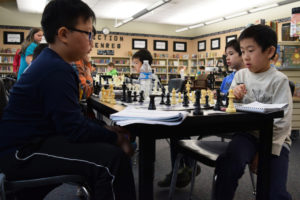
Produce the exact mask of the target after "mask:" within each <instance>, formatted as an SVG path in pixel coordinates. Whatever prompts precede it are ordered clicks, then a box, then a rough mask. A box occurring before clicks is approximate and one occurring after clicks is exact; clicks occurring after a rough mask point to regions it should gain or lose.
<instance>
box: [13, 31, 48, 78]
mask: <svg viewBox="0 0 300 200" xmlns="http://www.w3.org/2000/svg"><path fill="white" fill-rule="evenodd" d="M42 37H43V31H42V29H40V28H32V29H31V30H30V32H29V34H28V35H27V37H26V39H25V41H24V42H23V44H22V48H21V51H20V55H21V62H20V68H19V72H18V78H17V79H18V80H19V79H20V76H21V75H22V74H23V72H24V70H25V69H26V68H27V67H28V65H29V64H30V63H31V61H32V55H33V51H34V49H35V48H36V46H37V45H38V44H39V43H40V42H41V40H42Z"/></svg>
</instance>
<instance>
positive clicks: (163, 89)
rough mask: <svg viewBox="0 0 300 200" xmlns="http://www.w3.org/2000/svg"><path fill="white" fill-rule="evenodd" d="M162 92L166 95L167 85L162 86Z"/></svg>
mask: <svg viewBox="0 0 300 200" xmlns="http://www.w3.org/2000/svg"><path fill="white" fill-rule="evenodd" d="M162 93H163V94H164V96H165V95H166V88H165V87H163V88H162Z"/></svg>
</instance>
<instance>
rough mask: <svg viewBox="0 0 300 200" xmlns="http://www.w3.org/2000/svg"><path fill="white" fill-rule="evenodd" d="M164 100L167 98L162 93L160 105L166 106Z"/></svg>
mask: <svg viewBox="0 0 300 200" xmlns="http://www.w3.org/2000/svg"><path fill="white" fill-rule="evenodd" d="M164 98H165V94H164V93H161V101H160V103H159V104H160V105H164V104H165V101H164Z"/></svg>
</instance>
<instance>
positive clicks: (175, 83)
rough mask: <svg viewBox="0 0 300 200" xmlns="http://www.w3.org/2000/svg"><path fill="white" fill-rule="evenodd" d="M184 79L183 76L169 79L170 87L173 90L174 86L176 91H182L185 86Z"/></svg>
mask: <svg viewBox="0 0 300 200" xmlns="http://www.w3.org/2000/svg"><path fill="white" fill-rule="evenodd" d="M184 82H185V81H184V80H182V79H181V78H173V79H170V80H169V83H168V89H169V91H170V92H171V91H172V90H173V88H174V89H175V90H176V92H182V91H183V88H184Z"/></svg>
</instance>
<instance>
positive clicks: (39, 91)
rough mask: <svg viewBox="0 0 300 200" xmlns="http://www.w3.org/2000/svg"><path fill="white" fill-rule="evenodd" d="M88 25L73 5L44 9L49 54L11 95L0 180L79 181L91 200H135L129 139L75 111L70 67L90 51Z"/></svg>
mask: <svg viewBox="0 0 300 200" xmlns="http://www.w3.org/2000/svg"><path fill="white" fill-rule="evenodd" d="M94 22H95V14H94V12H93V11H92V9H91V8H90V7H89V6H88V5H87V4H86V3H84V2H83V1H81V0H51V1H49V3H48V4H47V5H46V7H45V8H44V12H43V14H42V20H41V24H42V27H43V30H44V33H45V38H46V40H47V42H48V43H49V48H45V49H44V50H43V51H42V52H41V54H40V55H39V56H38V57H37V58H36V59H35V60H34V61H33V62H32V64H31V66H30V68H29V69H28V70H27V71H26V74H23V75H22V76H21V78H20V80H19V81H17V82H16V84H15V85H14V86H13V88H12V90H11V94H10V98H9V102H8V105H7V106H6V109H5V111H4V113H3V116H2V120H1V121H0V130H1V131H0V138H1V139H0V168H1V170H2V172H4V173H5V175H6V179H7V180H24V179H31V178H42V177H49V176H58V175H63V174H73V175H80V176H82V177H85V178H86V181H87V182H86V184H87V186H88V188H89V189H90V194H91V199H99V200H100V199H103V200H128V199H130V200H135V199H136V194H135V185H134V179H133V174H132V168H131V164H130V158H129V156H130V155H132V148H131V146H130V143H129V139H128V137H129V136H130V133H129V132H128V131H126V130H125V129H124V128H121V127H116V126H104V125H102V124H99V123H96V122H94V121H91V120H88V119H87V118H86V117H84V116H83V115H82V113H81V109H80V105H79V87H78V85H79V79H78V76H77V74H76V72H75V71H74V69H73V68H72V66H71V63H72V62H75V61H77V60H80V59H82V58H83V57H84V56H86V55H87V54H88V52H89V51H90V45H91V40H92V35H93V23H94ZM53 166H56V167H53ZM56 186H57V185H51V186H50V185H47V186H43V187H38V188H33V189H24V190H22V192H21V193H18V194H16V195H17V199H20V200H21V199H43V198H44V197H45V196H46V194H47V193H48V192H49V191H51V190H52V189H53V188H54V187H56Z"/></svg>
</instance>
